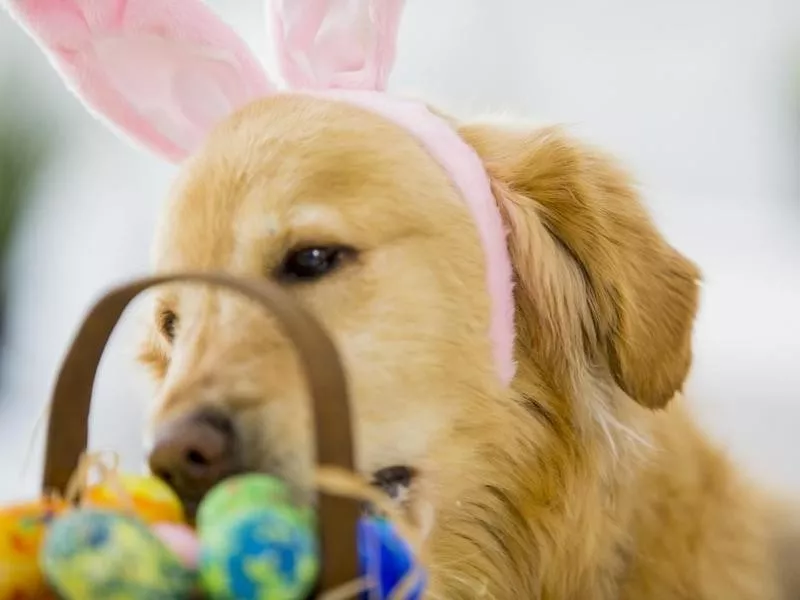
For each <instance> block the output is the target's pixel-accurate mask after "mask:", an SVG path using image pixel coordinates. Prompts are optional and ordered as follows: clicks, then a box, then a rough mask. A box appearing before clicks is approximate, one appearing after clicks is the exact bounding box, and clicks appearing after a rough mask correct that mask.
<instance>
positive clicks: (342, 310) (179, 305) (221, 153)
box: [142, 95, 792, 600]
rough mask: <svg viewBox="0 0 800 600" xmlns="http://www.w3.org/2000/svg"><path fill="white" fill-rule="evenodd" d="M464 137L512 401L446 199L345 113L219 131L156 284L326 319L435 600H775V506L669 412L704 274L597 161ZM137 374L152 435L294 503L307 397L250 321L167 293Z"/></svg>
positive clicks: (277, 106) (472, 267)
mask: <svg viewBox="0 0 800 600" xmlns="http://www.w3.org/2000/svg"><path fill="white" fill-rule="evenodd" d="M457 128H458V132H459V133H460V135H461V136H462V137H463V139H464V140H466V141H467V142H468V143H469V144H470V145H471V146H472V147H473V148H474V149H475V150H476V151H477V152H478V154H479V155H480V156H481V158H482V159H483V161H484V162H485V165H486V168H487V170H488V171H489V173H490V174H491V177H492V182H493V186H494V191H495V194H496V199H497V202H498V203H499V205H500V207H501V209H502V214H503V215H504V218H505V221H506V223H507V226H508V230H509V247H510V250H511V254H512V257H513V265H514V273H515V277H516V295H515V299H516V327H517V333H518V338H517V343H516V344H517V345H516V356H517V360H518V363H519V364H518V373H517V376H516V377H515V379H514V381H513V384H512V385H511V388H510V389H498V387H497V384H496V383H495V380H496V378H495V377H494V373H493V370H492V366H491V360H490V359H489V358H488V357H489V348H488V347H487V341H486V338H485V333H484V331H485V327H481V326H480V325H481V324H484V325H485V319H486V316H485V315H486V312H487V307H486V304H487V298H486V294H485V292H483V290H484V264H483V263H484V260H483V255H482V252H481V250H480V246H479V243H478V240H477V239H476V233H475V227H474V225H473V223H472V221H471V219H470V217H469V215H468V214H467V212H466V209H465V208H464V206H463V202H461V201H460V199H459V197H458V196H457V194H456V193H455V192H454V191H453V189H452V186H450V184H449V182H448V181H447V178H446V177H445V176H444V175H443V173H442V172H441V169H439V168H438V166H437V165H436V164H435V163H434V162H433V161H432V159H431V158H430V157H429V156H428V155H427V154H426V152H425V151H424V150H422V149H421V148H420V147H419V145H418V144H417V143H416V141H415V139H414V138H413V137H412V136H410V135H409V134H408V133H407V132H405V131H404V130H402V129H400V128H399V127H397V126H395V125H393V124H390V123H388V122H385V121H384V120H382V119H381V118H380V117H377V116H374V115H371V114H368V113H367V112H365V111H362V110H359V109H357V108H354V107H351V106H347V105H344V104H340V103H336V102H329V101H325V100H319V99H310V98H305V97H302V96H291V95H287V96H282V97H275V98H271V99H267V100H264V101H260V102H257V103H254V104H252V105H250V106H248V107H247V108H245V109H244V110H242V111H240V112H239V113H237V114H236V115H235V116H233V117H232V118H230V119H229V120H227V122H225V123H224V124H223V125H222V126H221V127H219V128H218V129H217V130H216V131H214V133H213V134H212V135H211V136H210V137H209V139H208V142H207V144H206V145H205V147H204V148H203V149H202V150H201V151H200V152H199V153H197V154H196V155H195V157H194V158H192V159H191V161H190V162H189V164H187V166H186V168H185V170H184V172H183V174H182V176H181V178H180V180H179V182H178V183H177V185H176V186H175V189H174V190H173V192H172V194H171V196H170V199H169V202H168V204H167V207H166V210H165V212H164V218H163V222H162V225H161V227H160V230H159V232H158V239H157V243H156V249H155V264H156V268H157V269H158V270H159V271H163V272H171V271H178V270H197V269H213V270H224V271H228V272H232V273H236V274H240V275H245V276H250V277H272V278H275V279H276V280H278V281H282V282H283V283H284V285H285V286H286V287H287V289H290V290H292V292H293V293H295V294H297V297H298V300H300V301H302V302H303V303H304V304H305V305H307V306H309V307H310V308H311V309H312V310H313V311H314V312H315V313H316V314H317V315H318V316H319V318H320V319H321V320H322V322H323V323H324V325H325V326H327V328H328V330H329V331H330V332H331V333H332V335H333V336H334V339H335V340H336V342H337V343H338V346H339V348H340V351H341V353H342V355H343V358H344V360H345V363H346V366H347V371H348V374H349V378H350V383H351V387H352V394H353V403H354V412H355V418H356V428H357V434H358V436H357V438H358V439H357V447H358V450H359V464H360V468H361V469H362V471H363V473H365V474H367V475H368V476H371V477H375V478H376V479H377V480H378V481H379V482H381V483H388V486H387V487H388V488H389V489H390V490H391V491H394V492H395V493H398V492H399V493H398V495H399V496H400V497H401V498H402V499H403V502H405V503H406V504H407V505H408V507H409V509H410V510H411V511H413V512H414V513H415V514H417V515H420V520H421V521H424V520H425V517H426V516H427V515H430V518H429V521H430V523H429V525H428V526H429V527H430V531H429V535H428V540H427V545H428V547H429V552H430V567H429V568H430V576H431V578H432V581H431V587H430V591H429V593H428V596H429V597H431V598H477V597H486V598H497V599H515V598H558V599H571V598H575V599H587V600H588V599H610V598H624V599H642V598H648V599H654V600H655V599H662V598H663V599H678V598H681V599H682V598H686V599H708V600H716V599H720V600H722V599H725V600H734V599H754V600H755V599H773V598H775V599H777V598H783V597H786V598H789V597H792V596H788V595H785V594H784V595H783V596H782V595H781V591H780V590H779V571H778V560H779V537H778V534H779V533H781V530H780V528H781V527H782V525H780V524H779V523H778V522H776V521H773V520H772V519H773V517H774V514H775V513H773V511H772V510H771V501H770V500H769V499H768V498H765V497H762V495H761V493H760V491H759V490H758V489H757V488H756V487H754V486H753V485H751V483H750V482H749V481H748V480H747V479H746V478H745V477H744V476H743V475H742V474H740V473H739V471H738V470H737V469H736V467H735V466H734V465H733V464H731V463H730V462H729V460H728V459H727V458H726V456H725V454H724V453H723V452H722V451H720V450H719V449H718V448H716V447H715V446H714V445H713V444H712V443H711V442H710V441H709V440H708V439H707V437H706V436H705V434H704V433H703V432H702V431H700V430H699V429H698V428H697V427H696V426H695V424H694V423H693V422H692V419H691V417H690V416H689V415H688V413H687V410H686V408H685V406H684V400H683V399H682V397H681V395H680V389H681V386H682V385H683V383H684V380H685V378H686V375H687V372H688V370H689V366H690V364H691V334H692V322H693V319H694V317H695V312H696V310H697V304H698V296H699V279H700V275H699V272H698V269H697V268H696V267H695V265H693V264H692V263H691V262H690V261H688V260H687V259H686V258H684V257H683V256H681V254H680V253H678V252H677V251H676V250H675V249H674V248H672V247H671V246H670V245H669V244H668V243H667V242H666V241H665V240H664V239H663V238H662V237H661V236H660V235H659V233H658V231H657V230H656V228H655V227H654V225H653V223H652V222H651V220H650V219H649V218H648V216H647V214H646V212H645V210H644V208H643V206H642V204H641V202H640V200H639V198H638V197H637V194H636V192H635V190H634V188H633V187H632V185H631V183H630V181H629V179H628V177H627V176H626V175H625V174H624V173H623V172H622V171H621V170H620V169H619V168H618V167H617V165H616V164H615V163H614V162H613V160H611V159H610V158H609V157H607V156H605V155H604V154H603V153H601V152H598V151H597V150H595V149H592V148H589V147H587V146H585V145H583V144H581V143H579V142H577V141H576V140H574V139H572V138H570V137H569V136H568V135H566V134H565V133H564V132H563V131H561V130H559V129H540V130H532V131H528V130H514V129H503V128H498V127H495V126H490V125H458V126H457ZM142 358H143V360H144V361H145V362H146V363H147V364H148V365H149V366H150V367H151V368H152V371H153V372H154V373H155V376H156V378H157V380H158V381H159V382H160V395H159V400H158V410H157V413H156V417H155V421H156V423H157V424H164V423H169V422H173V420H174V419H175V418H176V417H177V416H183V415H186V414H187V413H195V412H196V411H198V409H200V408H203V409H205V408H213V409H214V410H215V411H218V412H221V413H223V414H224V415H226V417H227V418H229V419H231V421H232V423H233V424H234V425H233V426H234V428H235V430H236V431H237V432H238V433H237V435H238V436H240V439H241V448H242V453H243V455H244V457H243V459H242V460H244V462H245V465H246V468H247V469H252V470H265V471H269V472H276V473H279V474H280V475H282V476H283V477H285V478H287V479H288V480H289V481H293V482H300V484H301V485H308V483H309V480H310V473H311V467H312V453H311V448H310V420H309V412H308V411H309V408H308V404H307V402H306V398H305V389H304V386H303V383H302V381H301V376H300V373H299V371H298V368H297V366H296V365H295V364H294V362H293V357H292V353H291V351H290V350H289V349H288V348H287V345H286V343H285V341H284V340H283V339H282V337H281V336H280V335H279V334H278V332H277V331H276V328H275V327H274V325H271V324H270V323H269V322H268V321H265V318H264V317H263V315H261V314H260V311H258V310H257V309H254V308H253V307H251V306H249V305H248V304H247V303H246V302H243V301H240V300H238V299H236V298H234V297H229V296H226V295H225V294H222V293H220V292H217V291H213V290H207V289H200V288H188V287H187V288H183V287H181V288H174V289H165V290H164V291H163V292H162V293H161V294H160V296H159V298H158V302H157V309H156V312H155V314H154V316H153V331H152V335H150V336H149V338H148V340H147V343H146V345H145V348H144V352H143V353H142ZM383 474H388V476H389V481H388V482H385V481H383V480H382V475H383Z"/></svg>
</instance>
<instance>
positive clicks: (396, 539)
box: [358, 517, 425, 600]
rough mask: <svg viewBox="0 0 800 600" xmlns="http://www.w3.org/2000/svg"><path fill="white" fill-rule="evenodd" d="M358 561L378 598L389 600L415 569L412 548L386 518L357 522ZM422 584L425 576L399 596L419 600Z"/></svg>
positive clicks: (362, 573) (365, 519) (366, 519)
mask: <svg viewBox="0 0 800 600" xmlns="http://www.w3.org/2000/svg"><path fill="white" fill-rule="evenodd" d="M358 558H359V566H360V568H361V575H362V576H365V577H368V578H369V579H370V581H371V582H372V583H373V585H374V586H375V587H373V588H372V589H373V590H375V591H377V597H378V598H389V597H390V596H391V595H392V593H393V592H396V591H398V589H399V586H400V585H401V584H403V583H404V580H405V577H406V576H407V575H409V574H410V573H411V572H412V568H413V567H414V557H413V555H412V553H411V548H410V547H409V546H408V544H407V543H406V542H405V540H403V539H402V538H401V537H400V536H399V535H398V534H397V532H396V531H395V528H394V526H393V525H392V523H391V522H390V521H387V520H386V519H379V518H372V517H370V518H362V519H361V520H360V521H359V523H358ZM424 584H425V580H424V577H420V578H419V579H417V580H415V581H414V582H413V585H412V586H411V588H410V589H408V590H407V591H408V593H407V594H404V595H403V596H402V597H403V598H405V599H407V600H418V599H419V598H421V597H422V592H423V589H424Z"/></svg>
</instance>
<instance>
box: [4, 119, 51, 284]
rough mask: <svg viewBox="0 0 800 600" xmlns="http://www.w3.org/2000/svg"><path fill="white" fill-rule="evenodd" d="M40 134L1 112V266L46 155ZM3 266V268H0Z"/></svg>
mask: <svg viewBox="0 0 800 600" xmlns="http://www.w3.org/2000/svg"><path fill="white" fill-rule="evenodd" d="M44 152H45V144H44V143H43V140H42V139H41V136H40V135H37V134H35V133H34V132H33V131H31V130H30V128H29V127H27V126H25V125H22V124H20V122H19V121H16V120H14V119H13V115H3V114H2V113H0V265H4V264H5V260H6V258H7V254H8V248H9V244H10V241H11V239H12V236H13V235H14V232H15V230H16V226H17V223H18V222H19V217H20V214H21V212H22V208H23V206H24V205H25V199H26V197H27V195H28V194H29V191H30V186H31V183H32V181H33V177H34V174H35V173H36V170H37V168H38V167H39V165H40V164H41V162H42V160H43V158H44ZM0 268H1V267H0Z"/></svg>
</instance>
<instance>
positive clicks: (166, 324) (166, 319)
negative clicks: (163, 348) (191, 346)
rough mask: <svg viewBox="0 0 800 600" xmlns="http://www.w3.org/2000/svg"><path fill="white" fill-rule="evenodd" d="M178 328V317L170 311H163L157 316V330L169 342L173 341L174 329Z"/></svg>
mask: <svg viewBox="0 0 800 600" xmlns="http://www.w3.org/2000/svg"><path fill="white" fill-rule="evenodd" d="M177 326H178V315H176V314H175V313H174V312H172V311H171V310H164V311H162V312H161V314H159V316H158V328H159V330H160V331H161V333H162V335H163V336H164V337H165V338H167V340H169V341H170V342H171V341H172V340H174V339H175V328H176V327H177Z"/></svg>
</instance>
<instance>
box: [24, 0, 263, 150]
mask: <svg viewBox="0 0 800 600" xmlns="http://www.w3.org/2000/svg"><path fill="white" fill-rule="evenodd" d="M8 6H9V9H10V11H11V13H12V14H13V15H14V16H15V17H16V18H17V19H18V20H19V21H20V23H21V24H22V25H23V26H24V27H25V28H26V29H27V30H28V32H29V33H30V34H31V36H32V37H33V38H34V39H35V40H36V41H37V42H38V43H39V44H40V45H41V46H42V47H43V49H44V51H45V53H46V54H47V55H48V57H49V58H50V60H51V62H52V63H53V65H54V66H55V67H56V69H57V70H58V71H59V72H60V74H61V76H62V77H63V78H64V80H65V81H66V82H67V84H68V85H69V86H70V87H71V88H72V89H73V91H74V92H75V93H76V94H77V95H78V96H79V97H80V98H81V99H82V100H83V101H84V102H85V103H86V104H87V106H88V107H89V108H90V109H91V110H93V111H94V112H95V113H97V115H98V116H100V117H105V118H106V119H108V120H109V121H110V122H111V123H112V124H113V125H116V126H117V127H118V128H119V129H121V130H122V132H124V133H125V134H127V135H128V136H130V137H132V138H134V139H135V140H137V141H138V142H141V143H142V144H144V145H145V146H147V147H148V148H150V149H151V150H154V151H156V152H158V153H159V154H162V155H164V156H166V157H167V158H169V159H170V160H180V159H182V158H184V157H185V156H186V155H187V154H188V153H190V152H191V151H192V150H194V149H195V148H196V146H197V145H198V144H199V143H200V142H201V141H202V139H203V137H204V136H205V134H206V133H207V132H208V130H209V129H210V128H211V127H213V126H214V125H215V124H216V123H217V122H218V121H220V120H222V119H224V118H225V117H226V116H227V115H228V114H230V113H231V112H233V111H234V110H236V109H237V108H240V107H241V106H243V105H244V104H246V103H247V102H249V101H251V100H253V99H255V98H257V97H259V96H264V95H267V94H270V93H272V92H274V86H273V85H272V84H271V83H270V82H269V81H268V80H267V77H266V75H265V74H264V71H263V70H262V68H261V66H260V65H259V63H258V61H257V60H256V59H255V57H254V56H253V55H252V54H251V52H250V50H249V49H248V48H247V46H246V44H245V43H244V42H243V41H242V40H241V39H240V38H239V36H238V35H237V34H236V33H234V31H233V30H232V29H231V28H230V27H228V25H226V24H225V23H224V22H222V20H220V18H219V17H217V16H216V15H215V14H214V13H213V12H212V11H211V10H210V9H209V8H208V7H206V6H205V5H204V4H203V3H202V2H200V1H199V0H8Z"/></svg>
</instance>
